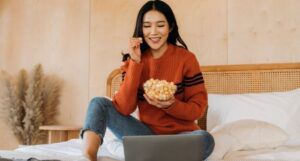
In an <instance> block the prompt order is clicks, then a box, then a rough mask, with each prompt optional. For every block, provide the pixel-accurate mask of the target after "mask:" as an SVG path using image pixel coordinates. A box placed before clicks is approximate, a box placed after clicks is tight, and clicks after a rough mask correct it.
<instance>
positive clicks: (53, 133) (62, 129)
mask: <svg viewBox="0 0 300 161" xmlns="http://www.w3.org/2000/svg"><path fill="white" fill-rule="evenodd" d="M39 129H40V130H44V131H47V133H48V139H47V143H48V144H51V143H58V142H63V141H67V140H70V139H76V138H79V132H80V129H81V127H80V126H68V125H44V126H40V127H39Z"/></svg>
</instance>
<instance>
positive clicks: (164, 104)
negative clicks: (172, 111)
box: [144, 94, 175, 108]
mask: <svg viewBox="0 0 300 161" xmlns="http://www.w3.org/2000/svg"><path fill="white" fill-rule="evenodd" d="M144 97H145V99H146V100H147V102H148V103H149V104H150V105H153V106H155V107H158V108H167V107H169V106H171V105H172V104H173V103H174V102H175V97H172V98H171V99H170V100H168V101H159V100H155V99H151V98H150V97H148V96H147V95H146V94H144Z"/></svg>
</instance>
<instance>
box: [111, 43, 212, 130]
mask: <svg viewBox="0 0 300 161" xmlns="http://www.w3.org/2000/svg"><path fill="white" fill-rule="evenodd" d="M121 68H122V71H123V73H122V74H123V76H124V77H123V78H124V80H123V82H122V84H121V87H120V89H119V91H118V92H117V93H116V94H115V96H114V97H113V103H114V105H115V107H116V109H117V111H119V112H120V113H121V114H123V115H130V114H131V113H132V112H134V111H135V109H136V108H137V107H138V108H139V119H140V120H141V121H142V122H143V123H144V124H146V125H148V126H149V127H150V128H151V129H152V131H154V132H155V133H156V134H176V133H179V132H185V131H193V130H197V129H199V126H198V125H197V124H196V123H195V122H194V121H195V120H197V119H199V118H201V117H202V116H203V114H204V112H205V110H206V108H207V92H206V89H205V86H204V80H203V77H202V73H201V71H200V67H199V63H198V61H197V59H196V57H195V55H194V54H192V53H191V52H189V51H188V50H186V49H184V48H181V47H177V46H174V45H171V44H168V49H167V50H166V52H165V53H164V54H163V55H162V56H161V57H160V58H158V59H154V58H153V57H152V54H151V52H150V51H146V52H145V53H143V54H142V58H141V62H140V63H135V62H134V61H132V60H128V61H126V62H125V63H124V65H123V66H122V67H121ZM150 78H154V79H160V80H167V81H169V82H174V83H175V84H176V85H177V91H176V93H175V98H176V101H175V103H174V104H173V105H172V106H171V107H169V108H167V109H159V108H157V107H155V106H152V105H150V104H148V103H147V101H146V100H145V98H144V97H143V93H144V91H143V83H144V82H145V81H147V80H148V79H150Z"/></svg>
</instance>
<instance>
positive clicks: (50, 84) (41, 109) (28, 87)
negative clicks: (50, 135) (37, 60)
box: [0, 64, 61, 145]
mask: <svg viewBox="0 0 300 161" xmlns="http://www.w3.org/2000/svg"><path fill="white" fill-rule="evenodd" d="M1 75H2V76H1V79H0V89H1V90H0V91H1V92H0V109H2V110H3V111H4V112H3V113H5V117H4V118H5V119H6V120H7V121H8V122H9V124H10V126H11V128H12V131H13V133H14V135H15V136H16V138H17V139H18V141H19V143H21V144H26V145H31V144H38V143H43V142H44V140H45V138H46V133H45V132H44V131H40V130H39V127H40V126H41V125H49V124H52V123H55V122H56V116H57V114H58V108H57V107H58V105H59V102H60V101H59V98H60V92H61V81H60V80H59V79H58V78H57V77H55V76H44V73H43V69H42V65H40V64H38V65H36V66H35V67H34V70H33V72H32V73H31V74H30V75H29V76H28V75H27V72H26V71H25V70H21V71H20V72H19V74H18V76H17V77H16V78H14V77H11V76H9V75H8V74H7V73H5V72H2V73H1Z"/></svg>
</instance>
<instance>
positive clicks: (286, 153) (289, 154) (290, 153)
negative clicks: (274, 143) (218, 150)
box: [224, 145, 300, 161]
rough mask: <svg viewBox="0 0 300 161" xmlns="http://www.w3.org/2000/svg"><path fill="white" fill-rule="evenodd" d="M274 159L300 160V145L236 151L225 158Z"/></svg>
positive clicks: (283, 160)
mask: <svg viewBox="0 0 300 161" xmlns="http://www.w3.org/2000/svg"><path fill="white" fill-rule="evenodd" d="M236 158H239V159H240V160H246V159H247V160H272V161H273V160H274V161H300V145H299V146H282V147H279V148H276V149H272V150H271V149H261V150H254V151H234V152H230V153H228V154H227V155H226V156H225V158H224V159H225V160H233V159H236Z"/></svg>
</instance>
